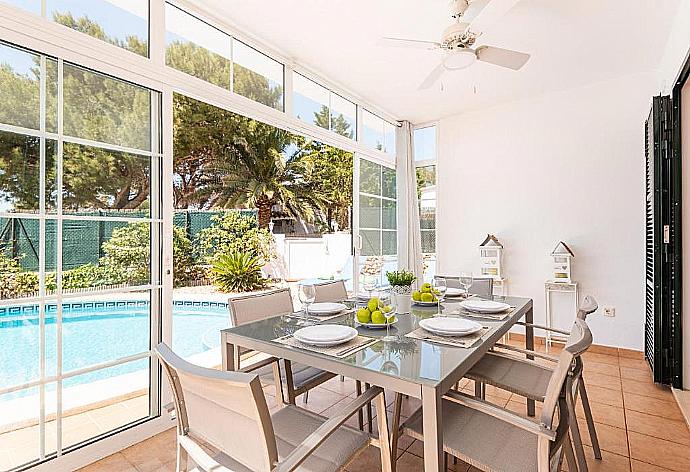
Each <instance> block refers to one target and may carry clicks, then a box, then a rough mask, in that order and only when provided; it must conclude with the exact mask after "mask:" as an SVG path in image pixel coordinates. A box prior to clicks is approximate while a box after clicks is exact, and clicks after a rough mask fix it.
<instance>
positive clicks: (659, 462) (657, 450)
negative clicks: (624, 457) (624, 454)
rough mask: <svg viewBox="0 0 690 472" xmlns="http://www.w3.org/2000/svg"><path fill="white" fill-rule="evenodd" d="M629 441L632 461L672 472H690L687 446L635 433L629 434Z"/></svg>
mask: <svg viewBox="0 0 690 472" xmlns="http://www.w3.org/2000/svg"><path fill="white" fill-rule="evenodd" d="M628 440H629V441H630V456H631V458H632V459H637V460H640V461H643V462H647V463H650V464H654V465H656V466H659V467H665V468H667V469H671V470H678V471H688V470H690V450H689V449H688V447H687V446H684V445H681V444H677V443H673V442H670V441H666V440H663V439H658V438H654V437H652V436H647V435H645V434H639V433H635V432H633V431H629V432H628Z"/></svg>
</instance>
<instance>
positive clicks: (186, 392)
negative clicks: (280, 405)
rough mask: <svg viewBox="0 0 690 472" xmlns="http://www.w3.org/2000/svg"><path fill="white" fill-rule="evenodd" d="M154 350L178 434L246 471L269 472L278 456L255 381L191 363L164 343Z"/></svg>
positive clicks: (263, 402)
mask: <svg viewBox="0 0 690 472" xmlns="http://www.w3.org/2000/svg"><path fill="white" fill-rule="evenodd" d="M154 350H155V352H156V354H157V355H158V358H159V359H160V361H161V364H162V365H163V370H164V371H165V373H166V374H167V376H168V380H169V381H170V386H171V387H172V391H173V398H174V401H175V410H176V413H177V428H178V434H179V435H181V436H186V435H190V436H191V437H190V439H192V440H195V439H200V440H203V441H206V442H207V443H209V444H210V445H211V446H213V447H214V448H216V449H218V450H220V451H222V452H223V453H225V454H227V455H228V456H230V457H232V458H233V459H234V460H236V461H237V462H239V463H241V464H242V465H244V466H245V467H247V468H249V469H250V470H256V471H262V472H263V471H270V470H271V469H272V468H273V466H274V464H275V463H276V462H277V460H278V451H277V447H276V440H275V433H274V431H273V424H272V423H271V416H270V413H269V411H268V405H267V404H266V398H265V397H264V392H263V390H262V388H261V381H260V380H259V377H258V376H257V375H253V374H245V373H241V372H227V371H221V370H216V369H207V368H204V367H199V366H197V365H194V364H190V363H189V362H187V361H185V360H184V359H182V358H180V357H179V356H178V355H177V354H175V353H174V352H173V351H172V350H171V349H170V348H169V347H168V346H167V345H165V344H163V343H161V344H159V345H158V346H156V348H155V349H154ZM249 438H251V440H248V439H249Z"/></svg>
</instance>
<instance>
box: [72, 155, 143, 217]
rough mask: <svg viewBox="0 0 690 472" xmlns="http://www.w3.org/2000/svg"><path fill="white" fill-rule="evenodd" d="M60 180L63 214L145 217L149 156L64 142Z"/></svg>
mask: <svg viewBox="0 0 690 472" xmlns="http://www.w3.org/2000/svg"><path fill="white" fill-rule="evenodd" d="M62 180H63V197H62V206H63V213H65V214H81V215H83V214H88V215H99V216H127V217H147V216H148V215H149V210H150V205H149V202H150V195H149V194H150V190H151V158H149V157H146V156H140V155H136V154H128V153H124V152H118V151H110V150H106V149H102V148H95V147H90V146H82V145H80V144H74V143H65V144H64V152H63V179H62Z"/></svg>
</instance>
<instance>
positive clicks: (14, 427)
mask: <svg viewBox="0 0 690 472" xmlns="http://www.w3.org/2000/svg"><path fill="white" fill-rule="evenodd" d="M0 387H2V385H0ZM46 390H47V391H46V395H45V404H46V410H45V414H46V417H50V414H51V412H52V413H54V409H53V410H52V411H51V406H54V405H55V403H56V402H55V399H56V396H55V384H49V385H47V387H46ZM0 408H1V409H2V415H0V445H2V449H0V468H1V469H2V470H13V469H15V468H18V467H20V466H22V465H25V464H28V463H30V462H33V461H36V460H38V459H39V457H40V451H41V449H40V444H41V435H40V429H39V425H38V423H39V415H40V411H41V397H40V387H31V388H28V389H24V390H19V391H16V392H12V393H6V394H4V395H0ZM56 429H57V428H56V426H55V421H47V422H46V423H45V436H46V448H45V452H46V454H49V453H51V452H54V451H55V432H56Z"/></svg>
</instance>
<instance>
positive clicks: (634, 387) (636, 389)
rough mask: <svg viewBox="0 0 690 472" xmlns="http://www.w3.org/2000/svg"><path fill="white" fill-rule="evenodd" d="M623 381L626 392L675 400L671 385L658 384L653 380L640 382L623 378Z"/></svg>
mask: <svg viewBox="0 0 690 472" xmlns="http://www.w3.org/2000/svg"><path fill="white" fill-rule="evenodd" d="M621 382H622V384H623V391H624V392H629V393H634V394H637V395H642V396H645V397H653V398H658V399H660V400H666V401H669V402H675V400H674V398H673V394H672V393H671V389H670V387H667V386H665V385H657V384H655V383H652V382H638V381H636V380H631V379H621Z"/></svg>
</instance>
